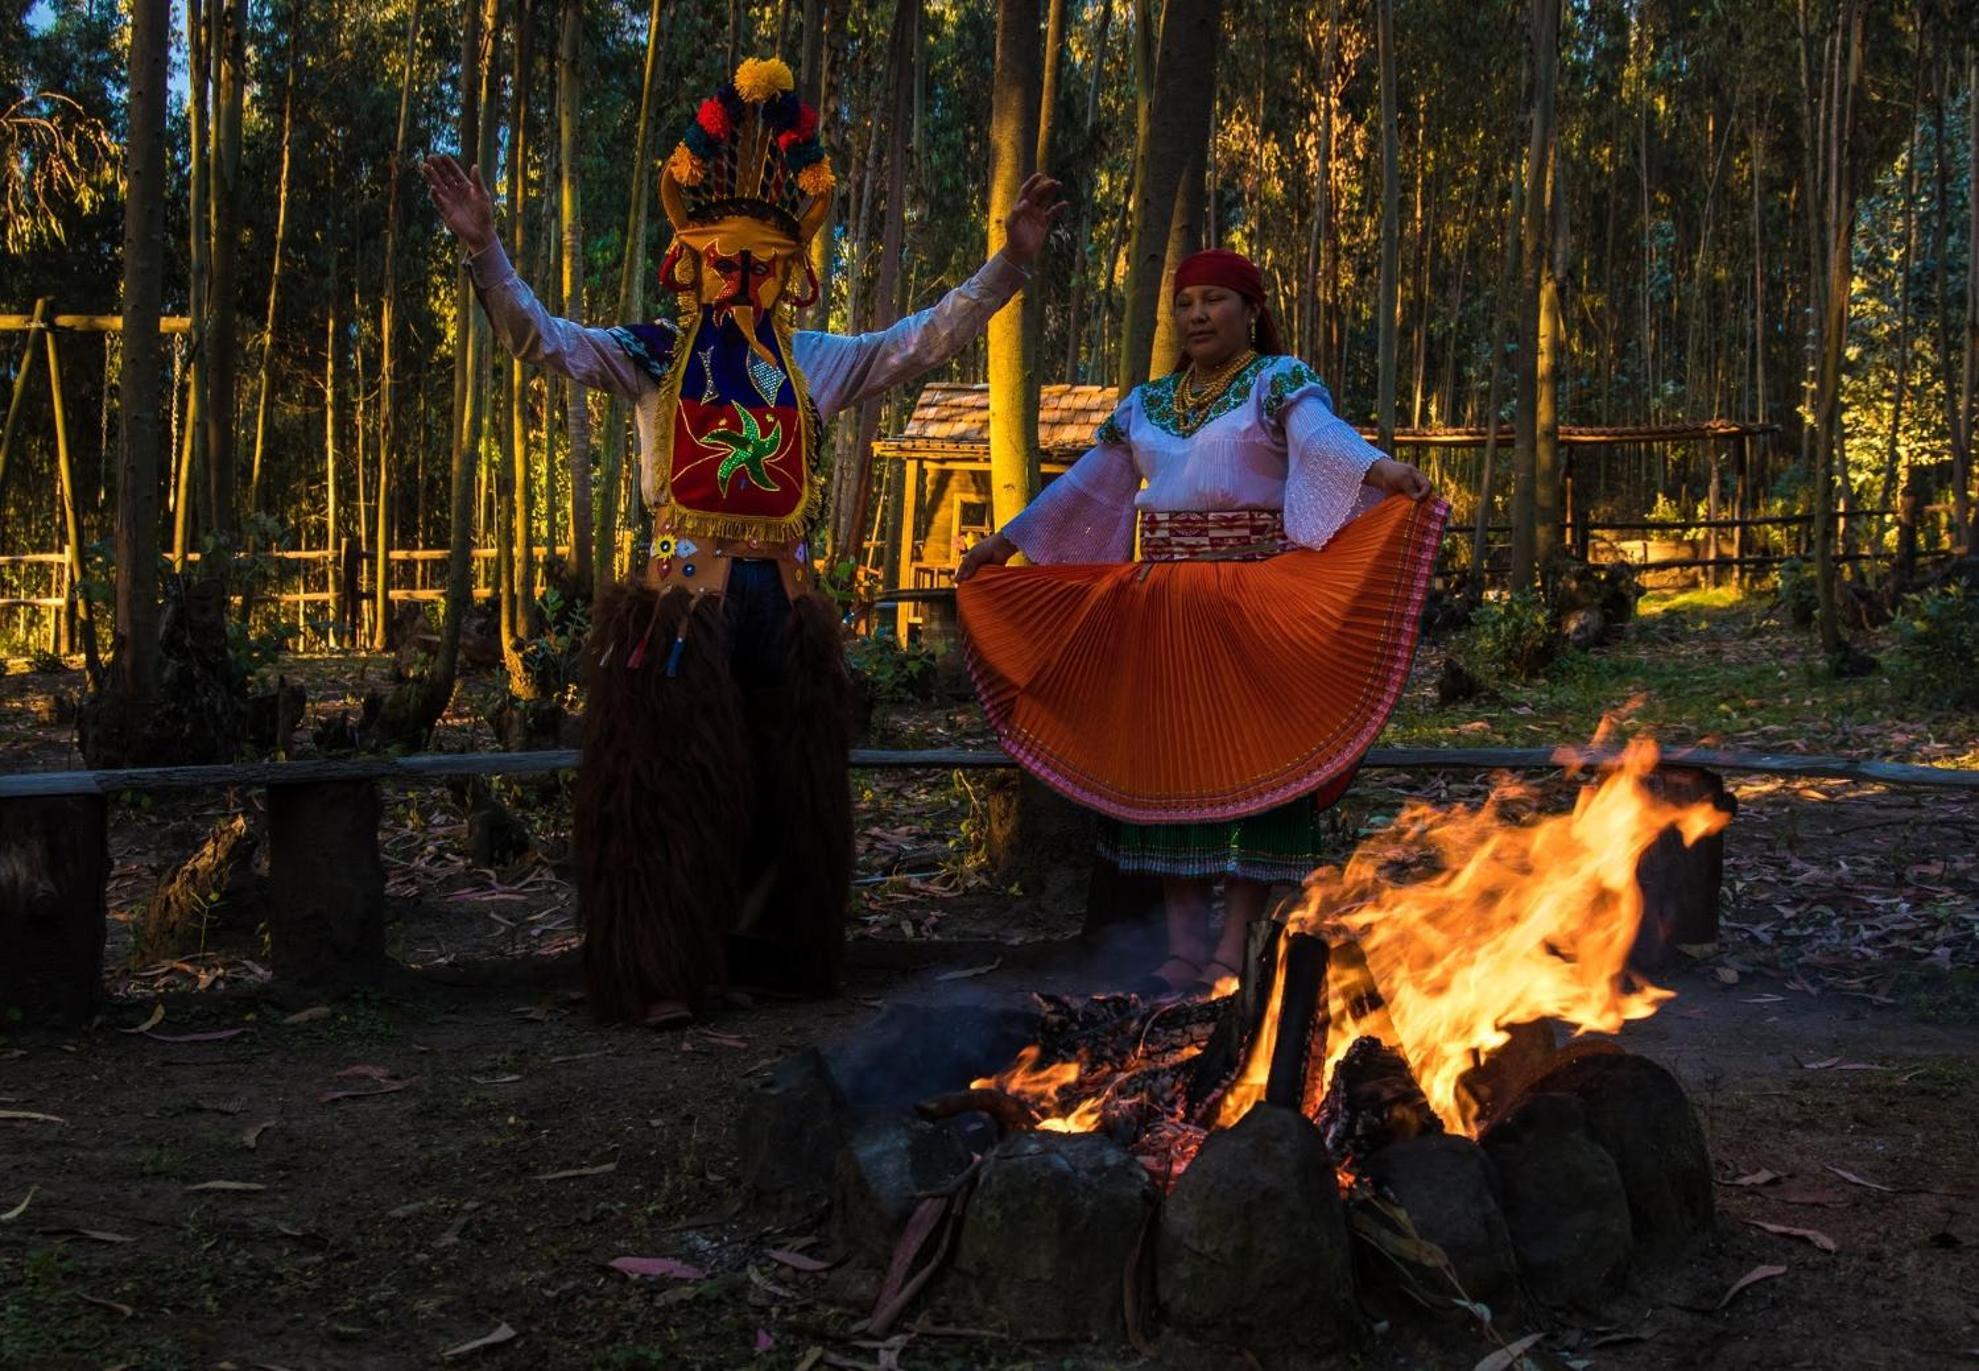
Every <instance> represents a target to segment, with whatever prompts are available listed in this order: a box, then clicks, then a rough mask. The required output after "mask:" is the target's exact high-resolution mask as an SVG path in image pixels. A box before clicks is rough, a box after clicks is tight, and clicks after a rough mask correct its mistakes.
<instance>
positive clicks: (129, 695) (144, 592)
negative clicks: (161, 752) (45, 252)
mask: <svg viewBox="0 0 1979 1371" xmlns="http://www.w3.org/2000/svg"><path fill="white" fill-rule="evenodd" d="M171 28H172V12H171V6H170V5H169V4H168V3H167V0H132V3H131V31H130V57H129V83H130V84H129V98H128V101H127V103H126V106H125V109H126V113H127V118H128V120H129V129H128V132H127V134H126V138H125V144H124V176H125V190H124V244H123V246H124V285H123V307H124V330H123V362H122V365H121V367H120V368H119V373H118V378H117V394H118V405H117V410H118V414H119V417H120V420H121V423H122V431H121V434H120V439H121V442H120V447H121V451H120V452H119V453H118V474H117V533H116V549H117V552H116V555H117V637H116V645H115V649H114V653H113V656H112V659H111V663H110V690H111V696H112V699H113V700H114V702H115V707H116V708H118V709H120V710H121V711H122V717H123V718H124V719H125V720H127V721H129V722H130V723H133V724H134V723H135V722H136V721H137V720H139V719H141V718H142V717H143V716H144V711H145V710H146V709H147V708H148V706H149V705H150V703H151V700H152V697H153V695H154V693H155V691H156V689H157V684H158V449H159V438H160V425H159V413H158V407H159V394H158V391H159V384H158V382H159V371H160V356H161V353H162V351H163V349H162V348H161V347H160V343H159V334H158V313H159V301H160V296H161V295H162V292H163V286H164V274H165V128H166V124H165V95H166V83H167V77H168V73H169V67H170V57H171V47H172V37H171ZM91 760H92V762H94V761H96V760H97V759H95V758H92V759H91Z"/></svg>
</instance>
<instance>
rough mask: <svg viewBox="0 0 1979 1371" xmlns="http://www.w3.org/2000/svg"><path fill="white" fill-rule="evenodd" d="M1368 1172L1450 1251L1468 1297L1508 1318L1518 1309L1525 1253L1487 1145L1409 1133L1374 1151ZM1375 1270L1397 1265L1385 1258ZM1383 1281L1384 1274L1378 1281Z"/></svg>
mask: <svg viewBox="0 0 1979 1371" xmlns="http://www.w3.org/2000/svg"><path fill="white" fill-rule="evenodd" d="M1367 1178H1368V1179H1369V1180H1370V1181H1372V1182H1373V1183H1374V1184H1375V1186H1376V1187H1377V1188H1378V1189H1380V1190H1381V1191H1382V1192H1383V1193H1384V1194H1386V1195H1387V1196H1388V1197H1389V1198H1390V1199H1393V1200H1394V1201H1395V1202H1396V1203H1397V1204H1399V1205H1401V1207H1402V1208H1403V1209H1404V1210H1406V1211H1407V1212H1408V1215H1409V1222H1410V1223H1412V1224H1414V1225H1415V1230H1416V1233H1417V1235H1418V1236H1420V1237H1422V1238H1423V1239H1424V1240H1426V1241H1428V1242H1432V1243H1434V1244H1436V1246H1437V1247H1439V1248H1441V1249H1442V1250H1443V1254H1444V1255H1445V1256H1447V1257H1448V1258H1449V1259H1450V1266H1451V1269H1452V1270H1453V1271H1454V1272H1455V1273H1456V1277H1457V1283H1458V1284H1459V1285H1460V1286H1462V1287H1463V1294H1464V1296H1465V1297H1467V1298H1469V1299H1472V1300H1477V1301H1480V1302H1482V1303H1484V1304H1487V1305H1489V1306H1491V1311H1492V1313H1493V1314H1494V1315H1498V1316H1501V1317H1502V1316H1504V1315H1507V1314H1510V1313H1512V1312H1514V1311H1515V1310H1516V1309H1517V1308H1518V1293H1519V1267H1518V1259H1517V1257H1516V1256H1515V1255H1514V1253H1513V1251H1512V1235H1511V1232H1510V1231H1509V1230H1508V1229H1507V1228H1506V1227H1505V1214H1504V1210H1503V1209H1502V1207H1501V1206H1500V1204H1499V1200H1498V1171H1497V1168H1496V1167H1494V1166H1493V1165H1492V1164H1491V1159H1490V1158H1489V1157H1487V1156H1486V1155H1485V1154H1484V1150H1483V1149H1482V1148H1480V1147H1479V1146H1478V1145H1477V1144H1476V1143H1474V1142H1472V1141H1471V1140H1470V1139H1469V1138H1460V1137H1458V1136H1456V1135H1455V1134H1453V1133H1441V1134H1436V1135H1434V1136H1431V1137H1426V1138H1410V1139H1409V1140H1408V1141H1406V1142H1399V1143H1396V1144H1395V1145H1394V1146H1393V1147H1387V1148H1383V1149H1382V1150H1381V1151H1379V1152H1377V1153H1375V1154H1374V1156H1373V1157H1372V1158H1371V1159H1370V1160H1369V1162H1368V1165H1367ZM1369 1270H1370V1271H1374V1272H1380V1273H1383V1274H1384V1276H1385V1275H1387V1274H1389V1273H1392V1272H1393V1268H1392V1267H1388V1266H1386V1265H1385V1264H1378V1263H1377V1264H1370V1267H1369ZM1382 1282H1383V1276H1377V1278H1376V1280H1375V1282H1372V1283H1376V1284H1379V1283H1382ZM1431 1288H1432V1289H1435V1286H1434V1284H1433V1283H1432V1285H1431ZM1437 1293H1439V1294H1441V1293H1449V1294H1452V1295H1454V1294H1455V1293H1456V1292H1454V1291H1448V1292H1445V1291H1441V1290H1438V1291H1437Z"/></svg>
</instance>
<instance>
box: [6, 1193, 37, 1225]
mask: <svg viewBox="0 0 1979 1371" xmlns="http://www.w3.org/2000/svg"><path fill="white" fill-rule="evenodd" d="M39 1189H41V1187H40V1186H38V1185H30V1186H29V1187H28V1188H27V1194H25V1195H23V1196H21V1202H20V1203H19V1204H17V1205H15V1206H14V1207H13V1208H12V1209H9V1210H8V1211H7V1212H6V1213H4V1214H0V1223H12V1222H13V1221H14V1220H15V1219H18V1218H19V1217H20V1216H21V1215H23V1214H25V1213H27V1207H28V1205H29V1204H31V1203H33V1201H34V1195H35V1192H36V1191H37V1190H39Z"/></svg>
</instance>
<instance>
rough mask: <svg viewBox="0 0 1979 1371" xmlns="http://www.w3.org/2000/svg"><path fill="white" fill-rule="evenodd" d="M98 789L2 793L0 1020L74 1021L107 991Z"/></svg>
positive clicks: (104, 863) (102, 809)
mask: <svg viewBox="0 0 1979 1371" xmlns="http://www.w3.org/2000/svg"><path fill="white" fill-rule="evenodd" d="M109 875H110V849H109V828H108V822H107V811H106V806H105V803H104V800H103V797H102V796H100V795H60V796H50V797H46V798H40V797H37V798H33V799H18V800H0V948H5V949H6V952H5V955H0V1025H6V1024H10V1023H16V1022H18V1023H22V1024H27V1025H31V1026H42V1025H48V1026H56V1027H64V1028H75V1027H78V1026H80V1025H82V1024H84V1023H86V1022H88V1021H89V1018H90V1016H91V1015H93V1014H94V1013H95V1012H96V1008H97V1005H98V1004H99V1003H100V1001H101V999H102V996H103V931H104V913H103V887H104V883H105V881H107V880H108V879H109Z"/></svg>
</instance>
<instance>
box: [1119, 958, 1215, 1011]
mask: <svg viewBox="0 0 1979 1371" xmlns="http://www.w3.org/2000/svg"><path fill="white" fill-rule="evenodd" d="M1170 966H1184V967H1187V968H1188V971H1189V974H1188V975H1186V976H1184V977H1183V978H1182V979H1181V980H1179V981H1171V980H1169V979H1168V977H1166V976H1164V975H1162V974H1161V973H1162V972H1163V971H1165V970H1167V969H1168V968H1169V967H1170ZM1201 975H1202V968H1201V967H1200V966H1197V965H1196V964H1195V963H1194V962H1192V961H1190V960H1189V959H1188V958H1187V957H1176V956H1170V957H1169V958H1168V960H1167V961H1165V962H1163V963H1162V964H1161V965H1160V966H1158V967H1156V968H1155V969H1154V971H1153V972H1152V973H1150V974H1149V975H1146V976H1143V977H1142V978H1141V979H1140V980H1138V981H1136V982H1135V983H1134V986H1133V990H1134V993H1135V994H1137V995H1140V996H1142V997H1143V998H1145V999H1150V1000H1167V999H1173V998H1174V997H1175V996H1177V995H1186V994H1188V993H1189V991H1190V990H1191V989H1192V988H1193V987H1194V985H1195V983H1196V981H1197V979H1198V978H1199V977H1200V976H1201Z"/></svg>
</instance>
